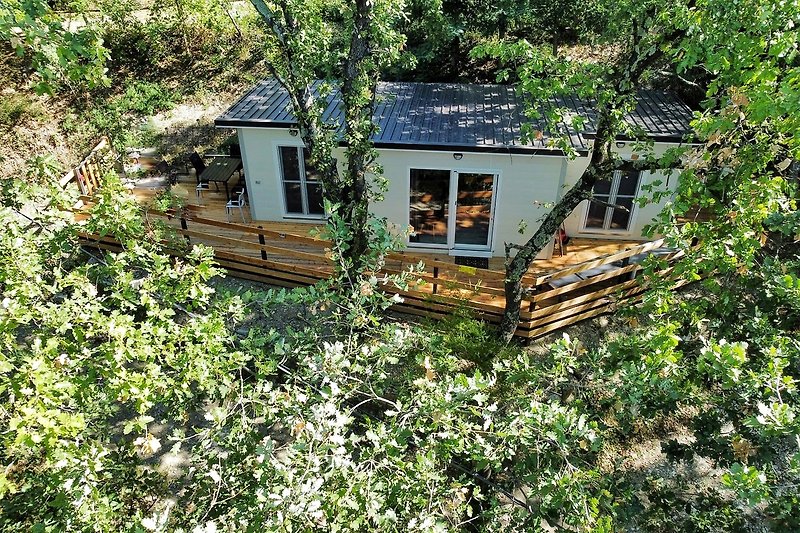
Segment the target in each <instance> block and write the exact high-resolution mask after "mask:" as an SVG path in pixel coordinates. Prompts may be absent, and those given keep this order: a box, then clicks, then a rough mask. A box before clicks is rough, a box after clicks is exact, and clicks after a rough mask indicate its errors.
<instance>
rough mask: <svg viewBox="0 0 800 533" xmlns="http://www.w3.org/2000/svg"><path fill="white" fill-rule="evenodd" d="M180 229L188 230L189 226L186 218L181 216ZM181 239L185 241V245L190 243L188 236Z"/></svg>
mask: <svg viewBox="0 0 800 533" xmlns="http://www.w3.org/2000/svg"><path fill="white" fill-rule="evenodd" d="M181 229H182V230H187V229H189V225H188V224H187V223H186V218H185V217H184V216H183V215H181ZM183 238H184V239H186V242H187V243H191V242H192V240H191V239H190V238H189V236H188V235H184V236H183Z"/></svg>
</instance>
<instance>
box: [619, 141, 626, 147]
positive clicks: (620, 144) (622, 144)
mask: <svg viewBox="0 0 800 533" xmlns="http://www.w3.org/2000/svg"><path fill="white" fill-rule="evenodd" d="M617 148H625V142H624V141H617Z"/></svg>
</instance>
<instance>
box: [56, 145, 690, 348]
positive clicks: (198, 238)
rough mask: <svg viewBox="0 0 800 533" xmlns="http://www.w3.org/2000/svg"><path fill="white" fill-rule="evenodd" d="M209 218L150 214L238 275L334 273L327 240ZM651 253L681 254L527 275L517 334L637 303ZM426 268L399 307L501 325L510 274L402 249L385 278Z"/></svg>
mask: <svg viewBox="0 0 800 533" xmlns="http://www.w3.org/2000/svg"><path fill="white" fill-rule="evenodd" d="M101 144H102V143H101ZM98 149H102V146H101V145H98V148H95V150H94V151H93V152H92V154H95V153H99V152H98ZM92 154H90V156H89V157H87V159H86V160H84V161H83V162H82V163H81V165H79V166H78V167H76V169H74V170H73V171H72V172H73V176H74V177H75V179H77V180H78V183H79V185H80V184H81V183H85V184H87V185H86V186H87V190H89V191H94V190H95V189H96V188H97V187H98V186H99V182H98V181H95V180H94V179H93V177H92V176H93V173H92V171H91V169H92V168H96V167H93V164H92V160H91V158H92ZM94 176H97V174H96V173H95V174H94ZM82 199H83V200H84V202H83V203H84V207H83V209H86V208H90V207H91V205H92V204H93V201H92V197H91V196H90V195H84V196H83V197H82ZM203 215H204V213H203V208H202V207H199V206H187V207H186V208H183V209H181V210H178V211H172V212H166V213H163V212H158V211H154V210H147V211H146V216H147V218H148V219H149V220H160V221H162V222H163V223H165V224H166V225H168V226H170V227H171V228H173V229H174V230H175V232H176V233H177V234H178V235H180V236H182V237H183V239H185V240H186V241H188V242H189V243H190V244H193V243H202V244H205V245H208V246H211V247H212V248H213V249H214V256H215V259H216V261H217V262H218V263H219V265H220V266H221V267H223V268H225V269H226V270H227V271H228V273H229V274H230V275H232V276H235V277H239V278H244V279H250V280H254V281H260V282H264V283H268V284H271V285H278V286H283V287H296V286H304V285H311V284H314V283H317V282H318V281H320V280H322V279H326V278H328V277H330V275H331V274H332V273H333V265H332V263H331V261H330V259H329V258H328V257H327V255H326V254H327V251H328V248H329V247H330V243H329V242H328V241H326V240H323V239H319V238H314V237H311V236H308V235H297V234H292V233H286V232H281V231H273V230H270V229H265V228H263V227H260V226H259V227H255V226H251V225H244V224H236V223H232V222H224V221H220V220H215V219H212V218H208V217H205V216H203ZM78 216H81V215H80V214H78ZM83 216H85V212H84V213H83ZM83 240H84V244H86V245H91V246H94V247H98V248H103V249H109V250H119V249H121V245H120V243H119V242H118V241H117V240H116V239H115V238H114V237H113V236H105V237H100V236H97V235H89V234H86V235H84V236H83ZM168 251H170V253H173V254H175V255H181V254H182V253H184V252H182V251H179V250H177V249H173V250H169V249H168ZM649 254H657V255H660V256H663V258H664V259H666V260H667V261H668V262H669V261H673V260H674V259H676V258H677V257H679V255H680V254H679V253H677V252H672V251H671V250H668V249H665V248H664V247H663V241H661V240H658V241H653V242H648V243H644V244H641V245H638V246H634V247H632V248H629V249H627V250H624V251H622V252H618V253H614V254H610V255H606V256H603V257H598V258H596V259H592V260H590V261H586V262H583V263H580V264H577V265H573V266H570V267H567V268H564V269H561V270H557V271H552V272H548V273H546V274H540V275H528V276H526V277H525V278H524V280H523V282H524V285H525V286H526V287H527V288H528V290H527V291H526V295H525V299H524V300H523V311H522V313H521V315H520V324H519V328H518V329H517V331H516V334H517V335H518V336H520V337H524V338H529V339H532V338H536V337H539V336H542V335H545V334H547V333H550V332H552V331H555V330H557V329H560V328H563V327H565V326H569V325H571V324H574V323H576V322H579V321H581V320H585V319H588V318H592V317H595V316H598V315H600V314H603V313H607V312H610V311H613V310H615V309H617V308H618V307H619V306H620V305H623V304H625V305H629V304H632V303H634V302H635V301H637V300H638V299H640V298H641V296H642V294H643V292H644V291H645V290H646V289H645V286H644V284H643V283H642V279H641V276H639V277H637V273H638V272H639V271H640V270H641V268H642V265H641V263H642V260H643V259H644V258H645V257H646V256H647V255H649ZM419 263H423V266H422V269H421V270H419V271H416V272H415V273H414V275H413V279H414V280H415V283H413V284H412V285H410V286H409V287H408V288H406V289H400V288H397V287H396V286H394V285H393V284H391V283H387V284H386V285H385V286H384V289H385V291H386V292H388V293H390V294H398V295H400V296H402V297H403V302H402V303H400V304H397V305H396V306H395V307H396V308H397V310H399V311H402V312H406V313H411V314H416V315H423V316H429V317H443V316H446V315H448V314H451V313H452V312H453V311H454V310H456V309H458V308H464V309H468V310H470V311H471V312H472V313H473V314H474V315H476V316H477V317H479V318H482V319H484V320H486V321H489V322H492V323H499V322H500V321H501V319H502V316H503V311H504V304H505V298H504V289H503V282H504V279H505V273H504V272H501V271H496V270H488V269H480V268H472V267H465V266H459V265H455V264H453V263H449V262H446V261H441V260H437V259H431V258H429V257H426V258H421V257H420V256H417V255H415V254H413V253H411V252H397V253H392V254H389V255H388V256H387V261H386V266H385V268H384V269H383V270H382V271H381V273H380V274H399V273H401V272H403V271H404V270H407V269H408V267H409V266H410V265H418V264H419ZM670 273H671V268H665V269H664V270H663V271H662V272H661V275H664V276H667V275H670Z"/></svg>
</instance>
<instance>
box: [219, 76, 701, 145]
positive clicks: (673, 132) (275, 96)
mask: <svg viewBox="0 0 800 533" xmlns="http://www.w3.org/2000/svg"><path fill="white" fill-rule="evenodd" d="M320 83H321V82H318V83H316V84H315V85H314V87H313V89H314V92H317V91H318V90H319V88H320ZM339 101H340V96H339V91H338V89H337V88H334V89H333V90H332V91H331V92H330V94H329V95H328V96H327V97H326V107H325V111H324V112H323V119H324V120H325V122H326V123H328V124H336V125H337V126H338V127H339V128H341V126H342V122H343V117H342V111H341V107H340V106H339ZM553 107H557V108H566V109H567V110H568V113H570V114H572V113H575V114H578V115H581V116H583V117H586V118H587V119H588V121H587V127H586V129H585V130H584V131H583V132H577V131H575V130H574V129H573V128H572V127H571V126H569V125H567V124H566V123H564V122H559V123H556V124H549V125H548V124H547V123H546V119H544V118H542V119H540V120H536V119H531V118H528V117H526V116H525V115H524V112H523V109H524V106H523V104H522V102H521V101H520V98H519V97H518V95H517V93H516V90H515V89H514V87H511V86H507V85H468V84H455V83H410V82H381V83H379V84H378V91H377V98H376V106H375V114H374V120H375V123H376V124H377V125H378V132H377V133H376V134H375V135H374V136H373V141H374V143H375V145H376V146H377V147H380V148H406V149H418V150H419V149H423V150H424V149H428V150H437V149H440V150H451V151H456V150H459V151H487V152H505V153H507V152H524V153H531V152H533V153H536V152H541V153H548V154H555V153H560V152H559V150H556V149H553V148H552V147H550V146H549V141H550V139H551V138H552V137H553V136H554V135H567V136H568V137H569V139H570V142H571V144H572V146H573V148H575V149H576V150H578V151H580V152H585V151H587V150H588V144H587V141H586V139H590V138H591V137H592V130H593V128H592V125H591V124H592V119H593V115H594V111H593V109H592V106H591V105H590V104H589V103H588V102H586V101H584V100H580V99H578V98H577V97H563V98H560V99H558V100H556V101H552V102H548V103H547V104H545V105H543V106H542V108H541V110H542V111H545V112H546V111H547V109H548V108H553ZM627 118H628V121H629V123H630V124H631V125H633V126H635V127H638V128H641V129H642V130H643V131H644V133H646V134H647V135H649V136H650V137H652V138H654V139H655V140H664V141H667V140H669V141H676V142H677V141H680V140H681V138H682V137H683V136H684V135H685V134H686V133H687V132H688V131H689V129H690V128H689V121H690V120H691V118H692V113H691V111H690V110H689V108H688V107H687V106H686V104H684V103H683V102H681V101H680V100H679V99H677V98H676V97H675V96H674V95H672V94H670V93H666V92H659V91H642V92H640V94H639V95H638V100H637V105H636V109H635V110H634V111H633V112H632V113H630V114H629V115H628V117H627ZM523 123H527V124H530V126H531V128H532V129H534V130H539V131H541V132H542V136H541V139H538V140H535V141H533V142H532V144H530V143H528V144H525V143H523V141H522V124H523ZM215 124H216V125H217V126H220V127H265V128H289V127H292V126H294V125H295V120H294V117H293V116H292V112H291V104H290V102H289V96H288V94H287V93H286V91H285V90H284V89H283V88H282V87H281V86H280V84H279V83H278V82H277V81H276V80H274V79H267V80H263V81H261V82H259V83H258V84H257V85H256V86H255V87H253V89H251V90H250V91H249V92H248V93H247V94H245V95H244V96H242V97H241V98H240V99H239V100H238V101H237V102H236V103H235V104H233V105H232V106H231V107H230V108H229V109H228V110H227V111H225V112H224V113H223V114H222V115H221V116H219V117H218V118H217V119H216V121H215Z"/></svg>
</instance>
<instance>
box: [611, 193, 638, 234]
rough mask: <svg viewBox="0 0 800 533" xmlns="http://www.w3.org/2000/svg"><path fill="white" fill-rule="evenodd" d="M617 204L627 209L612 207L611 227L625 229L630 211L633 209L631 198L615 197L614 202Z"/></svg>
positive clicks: (629, 217) (629, 218)
mask: <svg viewBox="0 0 800 533" xmlns="http://www.w3.org/2000/svg"><path fill="white" fill-rule="evenodd" d="M615 203H616V204H617V205H619V206H622V207H625V208H627V209H628V210H627V211H624V210H622V209H614V213H613V214H612V215H611V229H616V230H626V229H628V224H629V223H630V220H631V211H632V210H633V199H632V198H617V201H616V202H615Z"/></svg>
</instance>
